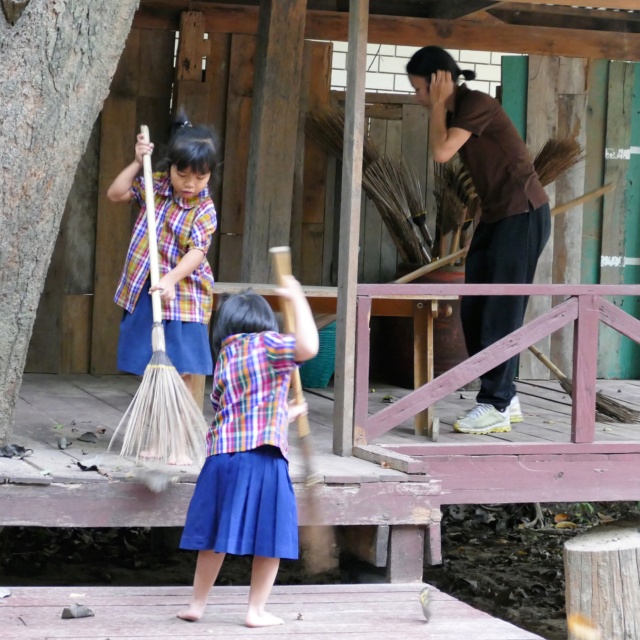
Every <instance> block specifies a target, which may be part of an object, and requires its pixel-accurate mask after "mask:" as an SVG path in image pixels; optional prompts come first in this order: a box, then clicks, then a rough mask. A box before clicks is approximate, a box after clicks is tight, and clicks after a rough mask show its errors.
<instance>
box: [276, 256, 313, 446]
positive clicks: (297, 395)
mask: <svg viewBox="0 0 640 640" xmlns="http://www.w3.org/2000/svg"><path fill="white" fill-rule="evenodd" d="M269 253H270V254H271V259H272V264H273V268H274V271H275V272H276V278H277V279H278V284H279V285H280V286H283V285H284V282H283V280H284V277H285V276H290V275H291V251H290V250H289V247H273V248H272V249H269ZM280 307H281V310H282V317H283V319H284V330H285V331H286V332H287V333H294V332H295V328H296V324H295V317H294V315H293V307H292V305H291V301H290V300H287V299H286V298H281V299H280ZM291 388H292V389H293V396H294V399H295V403H296V404H298V405H302V404H304V394H303V393H302V380H301V379H300V370H299V369H298V368H297V367H296V368H295V369H294V370H293V374H292V375H291ZM310 433H311V432H310V430H309V418H308V417H307V416H306V415H300V416H298V436H299V437H300V438H304V437H306V436H308V435H309V434H310Z"/></svg>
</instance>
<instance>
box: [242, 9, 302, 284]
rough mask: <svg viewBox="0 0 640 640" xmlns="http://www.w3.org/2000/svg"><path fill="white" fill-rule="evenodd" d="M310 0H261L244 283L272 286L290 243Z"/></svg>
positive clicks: (245, 232)
mask: <svg viewBox="0 0 640 640" xmlns="http://www.w3.org/2000/svg"><path fill="white" fill-rule="evenodd" d="M306 8H307V0H262V2H261V3H260V21H259V25H258V43H257V50H256V58H255V79H254V99H253V113H252V118H251V141H250V146H249V166H248V170H247V198H246V211H245V220H244V237H243V244H242V279H243V281H244V282H268V281H269V273H270V270H271V264H270V260H269V247H273V246H281V245H288V244H289V232H290V226H291V207H292V197H293V169H294V165H295V157H296V138H297V133H298V110H299V106H300V74H301V71H302V58H303V49H304V23H305V16H306Z"/></svg>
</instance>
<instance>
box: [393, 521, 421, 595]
mask: <svg viewBox="0 0 640 640" xmlns="http://www.w3.org/2000/svg"><path fill="white" fill-rule="evenodd" d="M423 560H424V528H423V527H416V526H415V525H414V526H406V525H396V526H393V527H391V531H390V533H389V555H388V557H387V581H388V582H402V583H405V582H422V573H423Z"/></svg>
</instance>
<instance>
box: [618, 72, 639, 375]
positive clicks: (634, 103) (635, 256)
mask: <svg viewBox="0 0 640 640" xmlns="http://www.w3.org/2000/svg"><path fill="white" fill-rule="evenodd" d="M634 67H635V70H634V84H633V94H632V98H631V143H630V145H629V146H630V149H631V159H630V160H629V170H628V172H627V185H626V196H627V197H626V203H627V216H626V235H625V256H626V257H627V258H628V259H631V260H628V262H627V264H626V265H625V268H624V283H625V284H640V265H637V264H634V262H635V261H636V260H640V64H638V63H636V64H634ZM632 260H633V261H632ZM629 262H630V263H631V264H629ZM622 308H623V309H624V310H625V311H626V312H627V313H630V314H631V315H633V316H634V317H636V318H638V317H640V298H638V297H631V296H628V297H626V298H624V300H623V305H622ZM620 360H621V362H620V369H621V377H622V378H632V379H636V378H640V345H638V344H637V343H636V342H633V341H632V340H629V339H628V338H623V342H622V348H621V351H620Z"/></svg>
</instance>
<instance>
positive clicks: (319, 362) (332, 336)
mask: <svg viewBox="0 0 640 640" xmlns="http://www.w3.org/2000/svg"><path fill="white" fill-rule="evenodd" d="M318 335H319V336H320V347H319V349H318V355H317V356H316V357H315V358H312V359H311V360H307V362H305V363H304V364H303V365H302V366H301V367H300V379H301V380H302V386H303V387H307V388H308V389H323V388H324V387H326V386H328V384H329V381H330V380H331V376H332V375H333V372H334V370H335V365H336V323H335V322H332V323H331V324H329V325H327V326H326V327H323V328H322V329H320V331H319V332H318Z"/></svg>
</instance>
